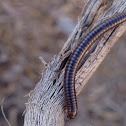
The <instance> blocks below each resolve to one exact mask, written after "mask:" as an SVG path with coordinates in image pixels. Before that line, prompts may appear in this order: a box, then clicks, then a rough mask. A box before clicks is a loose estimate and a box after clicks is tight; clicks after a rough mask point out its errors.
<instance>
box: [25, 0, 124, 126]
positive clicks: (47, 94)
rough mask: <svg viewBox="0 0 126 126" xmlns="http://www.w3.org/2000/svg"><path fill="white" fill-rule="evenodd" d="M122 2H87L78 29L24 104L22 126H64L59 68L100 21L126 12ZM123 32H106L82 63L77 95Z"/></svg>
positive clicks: (61, 74)
mask: <svg viewBox="0 0 126 126" xmlns="http://www.w3.org/2000/svg"><path fill="white" fill-rule="evenodd" d="M125 7H126V2H125V0H115V1H111V2H109V1H107V0H89V2H87V4H86V5H84V9H83V12H82V17H81V18H80V19H79V21H78V24H77V26H76V27H75V29H74V30H73V32H72V33H71V35H70V36H69V38H68V40H67V42H66V43H65V45H64V47H63V48H62V50H61V52H60V53H59V54H58V55H57V56H54V58H53V59H52V60H51V62H50V63H48V64H47V66H46V69H45V70H44V71H43V73H42V78H41V80H40V82H38V84H37V85H36V87H35V89H34V90H33V91H31V93H30V94H29V97H30V98H29V101H28V102H27V103H26V112H25V118H24V126H63V125H64V115H65V113H64V90H63V77H64V68H63V69H61V66H62V64H63V63H64V62H66V60H65V61H64V59H66V58H67V57H68V56H69V55H70V54H71V53H72V51H73V50H74V49H75V48H76V46H77V44H78V43H79V41H80V39H81V38H83V37H84V36H85V35H86V34H87V33H88V32H89V30H90V29H91V28H92V27H94V26H95V25H97V24H98V23H100V22H101V21H102V20H104V19H106V18H108V17H111V16H112V15H113V14H115V13H120V12H122V11H125V9H126V8H125ZM125 30H126V23H123V24H122V25H120V26H119V27H118V28H116V29H112V30H110V31H109V32H107V33H106V34H105V35H104V36H103V37H102V38H101V39H100V40H99V43H97V45H96V47H95V48H93V49H92V50H91V51H90V53H89V54H88V56H87V57H86V60H85V63H84V64H83V65H82V67H81V68H80V69H79V71H78V72H77V75H76V92H77V94H79V93H80V91H81V90H82V88H83V87H84V85H85V84H86V83H87V81H88V80H89V79H90V77H91V76H92V74H93V73H94V71H95V70H96V69H97V67H98V66H99V64H100V63H101V62H102V61H103V59H104V58H105V56H106V55H107V54H108V52H109V50H110V49H111V47H112V46H113V45H114V44H115V42H116V41H117V40H118V38H119V37H120V36H121V35H122V34H123V33H124V31H125Z"/></svg>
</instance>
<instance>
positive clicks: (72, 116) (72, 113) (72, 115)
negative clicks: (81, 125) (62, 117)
mask: <svg viewBox="0 0 126 126" xmlns="http://www.w3.org/2000/svg"><path fill="white" fill-rule="evenodd" d="M76 115H77V112H76V111H75V112H68V113H67V118H69V119H74V118H75V116H76Z"/></svg>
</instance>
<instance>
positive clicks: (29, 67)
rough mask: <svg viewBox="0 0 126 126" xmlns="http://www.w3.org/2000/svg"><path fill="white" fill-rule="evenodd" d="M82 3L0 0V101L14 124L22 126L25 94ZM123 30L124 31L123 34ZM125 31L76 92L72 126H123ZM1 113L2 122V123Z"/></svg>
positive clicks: (125, 104) (0, 120) (1, 123)
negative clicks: (76, 110) (75, 113)
mask: <svg viewBox="0 0 126 126" xmlns="http://www.w3.org/2000/svg"><path fill="white" fill-rule="evenodd" d="M80 12H81V4H80V3H78V2H76V0H75V2H73V1H72V0H68V1H67V0H53V1H51V0H50V1H49V0H22V1H21V0H0V104H1V101H2V99H3V98H4V97H6V100H5V102H4V109H5V114H6V115H7V117H8V119H9V121H10V123H11V124H12V125H13V126H17V125H18V126H22V125H23V117H22V113H23V111H24V110H25V102H26V101H27V97H24V96H25V95H26V94H28V93H29V91H30V90H32V89H33V88H34V87H35V85H36V83H37V82H38V81H39V78H40V77H41V74H40V73H41V72H42V70H44V65H42V63H41V61H40V59H39V58H38V57H39V56H42V57H43V58H44V59H45V61H46V62H49V61H50V60H51V58H52V57H53V56H54V55H55V54H56V53H58V52H59V51H60V49H61V48H62V46H63V44H64V43H65V41H66V39H67V37H68V35H69V34H70V32H71V31H72V29H73V28H74V26H75V25H76V23H77V20H78V15H80ZM125 35H126V34H125ZM125 35H124V36H123V37H122V38H121V39H120V40H119V42H118V44H116V46H114V48H113V50H112V51H111V53H110V55H108V57H107V58H106V59H105V61H104V62H103V63H102V65H101V66H100V68H99V69H98V71H97V72H96V73H95V75H94V76H93V77H92V79H91V80H90V81H89V83H88V85H87V86H86V87H85V89H84V90H83V92H82V93H81V94H80V96H79V97H78V98H79V100H78V102H79V113H78V117H77V118H76V119H75V120H72V121H71V122H69V124H70V125H72V126H77V125H78V126H83V123H85V126H89V125H90V124H91V125H92V126H101V125H102V126H126V117H125V113H126V72H125V71H126V67H125V64H126V55H125V54H126V43H124V41H123V40H124V39H125V38H126V37H125ZM6 125H7V124H6V123H5V121H4V119H3V116H2V113H1V112H0V126H6Z"/></svg>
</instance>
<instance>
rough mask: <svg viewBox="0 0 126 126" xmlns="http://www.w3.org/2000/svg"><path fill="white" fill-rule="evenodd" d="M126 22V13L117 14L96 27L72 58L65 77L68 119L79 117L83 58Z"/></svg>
mask: <svg viewBox="0 0 126 126" xmlns="http://www.w3.org/2000/svg"><path fill="white" fill-rule="evenodd" d="M124 21H126V12H123V13H120V14H116V15H114V16H113V17H111V18H109V19H107V20H105V21H104V22H103V23H102V24H100V25H98V26H96V27H95V28H94V29H93V30H91V32H90V33H89V34H88V35H87V36H86V37H85V39H84V40H83V41H82V42H81V43H80V44H79V45H78V46H77V48H76V49H75V50H74V51H73V53H72V55H71V56H70V58H69V60H68V63H67V65H66V68H65V75H64V91H65V107H66V109H67V117H68V118H70V119H73V118H75V116H76V115H77V98H76V91H75V75H76V72H77V68H78V65H79V63H80V61H81V59H82V57H83V56H84V55H85V54H86V53H87V51H89V49H90V48H91V46H92V45H93V44H94V43H96V40H97V39H98V38H99V37H101V36H102V35H103V34H104V33H105V32H107V31H108V30H110V29H111V28H113V27H116V26H117V25H119V24H121V23H123V22H124Z"/></svg>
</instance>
